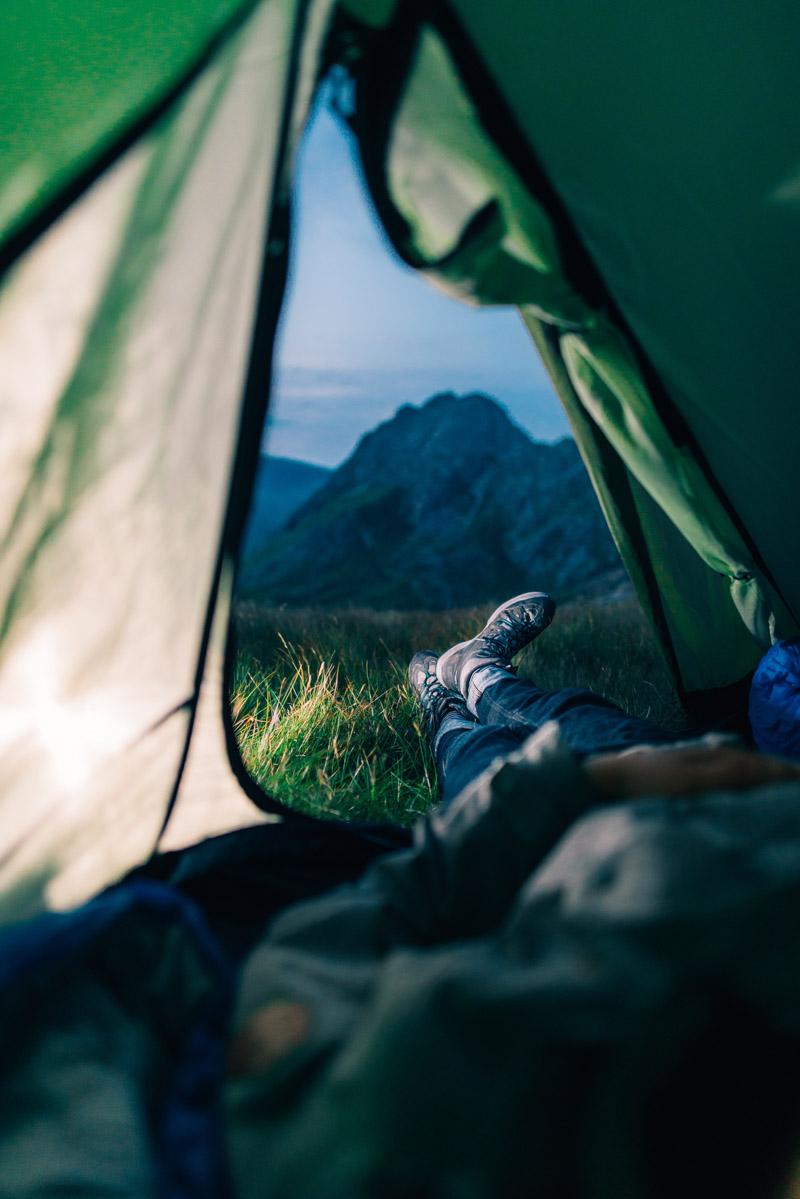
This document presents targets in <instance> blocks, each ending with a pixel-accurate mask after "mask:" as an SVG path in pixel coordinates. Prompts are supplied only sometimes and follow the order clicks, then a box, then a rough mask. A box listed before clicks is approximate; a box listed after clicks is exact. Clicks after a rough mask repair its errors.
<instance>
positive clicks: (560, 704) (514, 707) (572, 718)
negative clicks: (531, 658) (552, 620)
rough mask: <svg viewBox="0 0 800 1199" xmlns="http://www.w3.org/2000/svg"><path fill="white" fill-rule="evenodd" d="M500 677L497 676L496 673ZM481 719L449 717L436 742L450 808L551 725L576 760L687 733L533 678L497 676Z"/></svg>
mask: <svg viewBox="0 0 800 1199" xmlns="http://www.w3.org/2000/svg"><path fill="white" fill-rule="evenodd" d="M498 673H499V672H498ZM475 711H476V713H477V719H476V720H472V719H471V718H470V717H468V716H458V717H456V718H455V719H454V718H452V717H450V716H446V717H445V719H444V721H443V722H442V725H441V728H440V731H439V734H438V735H437V737H436V739H435V742H434V752H435V756H436V767H437V770H438V772H439V782H440V785H441V789H442V802H444V803H447V802H448V801H449V800H451V799H453V798H454V797H455V796H456V795H458V794H459V792H460V791H462V790H463V789H464V787H466V786H467V784H468V783H471V782H472V780H473V779H475V778H477V777H478V775H479V774H481V773H482V772H483V771H484V770H485V769H486V767H487V766H489V765H491V763H492V762H493V761H494V760H495V758H498V757H501V756H503V755H504V754H507V753H511V752H512V750H515V749H518V748H519V746H520V745H521V744H522V742H523V741H525V739H526V738H527V737H529V736H530V735H531V733H533V732H535V731H536V730H537V729H538V728H541V726H542V725H543V724H545V723H546V722H547V721H548V720H557V721H558V723H559V725H560V726H561V732H562V734H563V736H564V738H565V740H566V742H567V744H568V745H569V746H570V748H571V749H572V750H573V752H574V753H575V754H576V755H577V756H578V757H587V756H588V755H589V754H596V753H606V752H610V751H613V750H620V749H627V748H629V747H630V746H632V745H641V744H645V743H646V744H649V745H669V744H672V743H674V742H675V741H679V740H684V739H685V738H686V735H687V734H686V733H685V732H682V733H670V732H667V731H666V730H664V729H661V728H659V727H658V725H655V724H651V723H650V722H649V721H647V720H639V719H637V718H636V717H635V716H628V715H627V713H625V712H623V711H622V709H621V708H618V707H617V705H616V704H613V703H611V701H610V700H607V699H602V698H601V697H600V696H599V695H595V694H594V692H592V691H582V690H579V689H578V688H576V687H567V688H564V689H563V690H561V691H543V690H541V688H539V687H537V686H536V684H535V683H532V682H531V681H530V680H529V679H518V678H516V677H515V676H514V675H512V674H508V675H506V676H505V677H498V678H497V680H496V681H493V682H492V683H491V684H490V685H489V686H488V687H487V688H486V690H485V691H484V693H483V695H482V696H481V698H480V699H479V700H478V701H477V703H476V705H475Z"/></svg>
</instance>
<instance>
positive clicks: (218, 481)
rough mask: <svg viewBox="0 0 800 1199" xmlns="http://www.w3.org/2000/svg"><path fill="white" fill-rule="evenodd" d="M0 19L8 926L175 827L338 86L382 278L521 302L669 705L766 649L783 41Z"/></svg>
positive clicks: (148, 7)
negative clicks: (300, 207) (288, 275)
mask: <svg viewBox="0 0 800 1199" xmlns="http://www.w3.org/2000/svg"><path fill="white" fill-rule="evenodd" d="M3 18H4V20H5V22H6V37H5V38H4V39H3V43H2V45H3V50H2V52H0V53H2V61H3V67H4V84H5V86H4V97H3V101H2V108H0V131H1V132H0V137H2V139H3V147H4V153H3V155H2V156H1V157H0V265H2V269H3V270H4V275H3V280H2V290H0V351H1V352H2V358H3V362H4V370H3V377H2V382H1V383H0V387H2V393H1V394H2V413H3V424H4V437H3V443H2V467H3V469H2V470H0V528H1V529H2V537H3V559H2V572H1V573H0V705H2V714H3V721H2V732H0V737H1V738H2V741H1V742H0V744H1V745H2V749H3V781H4V784H5V785H4V788H3V793H2V800H0V892H2V896H3V898H2V900H0V918H2V919H10V918H14V917H18V916H20V915H24V914H26V913H28V912H32V911H35V910H37V909H39V908H41V907H42V906H69V905H70V904H74V903H76V902H79V901H80V900H81V899H83V898H85V897H86V896H88V895H89V894H91V893H92V892H93V891H95V890H96V889H98V888H99V887H100V886H102V885H104V884H105V883H108V882H110V881H111V880H113V879H114V878H117V877H119V876H120V874H122V873H123V872H124V871H125V870H126V869H128V868H129V867H130V866H132V865H134V864H135V863H136V862H138V861H141V860H142V859H143V858H145V857H146V856H147V855H148V854H149V853H150V852H152V850H153V849H154V847H155V846H156V845H157V844H158V842H159V837H160V836H161V834H162V831H163V829H164V827H165V824H167V822H168V821H169V824H168V829H169V828H174V823H175V820H176V819H179V817H180V813H181V812H186V811H187V810H188V808H189V807H190V806H191V803H192V796H191V786H190V785H189V784H188V783H187V778H189V779H191V777H192V774H193V772H192V770H191V769H188V771H187V769H186V764H187V761H188V762H189V765H190V766H191V762H192V755H193V754H194V753H195V752H196V747H197V742H198V739H197V737H196V736H194V737H193V736H192V734H193V730H195V729H196V724H197V722H196V719H195V716H196V712H197V708H198V700H199V697H200V694H201V691H203V689H204V685H203V679H204V678H205V679H206V680H208V679H209V678H213V679H216V680H217V681H216V682H215V683H214V684H213V686H212V692H213V694H215V695H217V694H218V692H219V684H218V674H219V670H220V661H221V659H222V657H223V656H224V652H225V651H224V645H225V639H226V627H227V623H228V608H229V602H230V594H231V587H232V579H233V562H234V558H235V552H236V547H237V543H238V538H239V535H240V532H241V528H242V525H243V522H244V518H245V514H246V504H247V496H248V493H249V489H250V486H251V482H252V477H253V473H254V470H255V465H256V460H257V454H258V442H259V434H260V428H261V424H262V421H263V416H264V412H265V408H266V403H267V397H268V390H269V388H268V384H269V368H270V352H271V345H272V340H273V336H274V330H275V327H276V324H277V319H278V315H279V311H280V304H281V299H282V294H283V285H284V277H285V269H286V245H287V238H288V210H289V191H290V184H291V168H292V154H293V150H294V147H295V146H296V144H297V140H298V138H299V136H300V134H301V131H302V126H303V123H304V120H305V118H306V115H307V113H308V110H309V104H310V101H311V97H312V92H313V88H314V85H315V82H316V81H317V79H318V78H319V76H320V73H321V72H322V71H323V70H324V69H325V67H326V66H327V65H329V64H330V63H332V62H338V63H340V64H341V67H342V69H343V70H344V71H346V72H348V73H350V74H351V75H352V77H353V82H354V87H353V99H352V113H351V115H350V120H351V123H352V126H353V129H354V132H355V134H356V137H357V139H358V143H359V148H360V153H361V157H362V162H363V167H364V175H365V179H366V183H367V186H368V188H369V190H370V192H371V194H372V196H373V199H374V202H375V205H376V208H377V211H378V213H379V215H380V217H381V219H382V221H383V223H384V226H385V228H386V231H387V234H388V236H389V237H390V239H391V241H392V242H393V244H394V246H395V247H396V249H397V250H398V252H399V253H400V254H401V255H402V256H403V257H404V258H405V260H406V261H407V262H408V263H410V264H411V265H412V266H414V267H415V268H416V269H418V270H419V271H420V272H421V273H422V274H424V275H425V276H426V277H427V278H429V279H430V280H431V281H432V282H433V283H435V284H436V285H437V286H440V287H444V288H445V289H447V290H448V291H450V292H451V293H452V294H454V295H456V296H459V297H461V298H462V299H465V300H467V301H468V302H473V303H482V304H511V305H516V306H517V307H518V308H519V309H520V312H521V314H522V318H523V319H524V320H525V322H526V324H527V326H528V328H529V329H530V332H531V337H532V343H533V344H532V353H533V352H534V346H535V347H536V348H538V350H539V352H540V353H541V355H542V357H543V359H544V361H545V364H546V366H547V367H548V370H549V371H550V373H551V375H552V377H553V381H554V384H555V386H556V390H557V391H558V393H559V395H560V397H561V399H562V402H563V404H564V406H565V408H566V411H567V413H568V415H569V417H570V420H571V422H572V426H573V429H574V431H575V436H576V439H577V441H578V444H579V447H580V449H581V452H582V454H583V456H584V460H585V462H586V465H587V468H588V470H589V473H590V476H591V478H592V480H593V482H594V485H595V488H596V491H597V494H598V498H599V500H600V503H601V505H602V507H603V511H604V513H605V515H606V518H607V520H608V522H609V526H610V528H611V530H612V533H613V534H614V537H615V539H616V541H617V544H618V545H619V548H620V551H621V553H622V556H623V559H624V561H625V562H626V565H627V567H628V569H629V572H630V574H631V577H632V579H633V581H634V583H635V585H636V588H637V591H638V593H639V595H640V598H641V600H642V603H643V604H644V606H645V608H646V610H647V611H648V612H649V613H650V615H651V617H652V619H653V622H654V625H655V628H656V630H657V632H658V634H659V637H660V639H661V641H662V644H663V646H664V649H665V652H666V653H667V656H668V658H669V661H670V662H671V664H672V667H673V670H674V673H675V677H676V681H677V682H678V684H679V686H680V687H681V689H682V691H683V693H684V695H685V696H686V698H687V700H688V702H689V703H690V705H691V703H693V702H695V701H696V702H697V703H699V701H700V699H701V697H705V698H708V696H709V694H710V695H711V699H712V700H713V702H715V703H716V702H719V703H721V702H722V692H723V691H724V690H725V689H726V688H730V687H732V686H733V687H735V686H737V685H738V684H740V683H741V681H742V680H745V679H746V678H747V675H748V672H750V671H751V670H752V669H753V667H754V665H755V664H756V662H757V661H758V659H759V657H760V655H761V653H762V652H763V649H764V647H765V646H766V645H767V644H768V643H769V641H770V640H771V639H773V638H775V637H778V636H786V635H792V634H794V633H796V632H797V631H798V628H799V627H800V626H799V625H798V617H800V527H799V526H798V524H797V522H796V521H794V519H793V516H794V502H793V501H794V476H795V474H796V458H797V454H796V445H795V441H794V438H793V436H792V431H793V427H794V422H793V411H792V408H793V396H792V383H793V380H794V378H795V377H796V373H797V366H796V350H795V337H794V330H795V326H796V324H797V320H798V317H799V316H800V312H798V305H800V299H799V298H798V293H797V289H796V288H795V287H794V286H793V283H794V274H795V271H794V269H793V268H794V266H795V261H794V260H795V257H796V255H797V245H798V219H800V183H798V179H800V174H798V172H799V171H800V163H798V145H800V112H798V109H797V105H796V103H795V73H796V66H795V64H796V60H797V54H796V51H797V49H798V43H800V15H798V14H797V13H795V11H794V10H792V9H788V8H787V7H786V6H785V5H784V4H780V3H777V0H767V2H766V3H765V4H763V5H761V6H759V7H758V8H757V9H756V8H755V7H754V6H752V5H747V6H745V5H739V4H737V5H734V6H733V7H731V6H730V5H729V4H723V3H722V0H711V3H709V4H705V5H701V6H694V7H693V8H692V7H685V8H682V9H681V11H680V12H676V11H675V10H674V8H670V6H662V7H661V8H659V7H657V6H654V5H640V6H633V5H629V4H620V3H613V4H611V5H596V4H595V5H592V4H591V3H589V0H575V2H574V3H572V4H570V5H568V6H563V5H550V6H545V5H532V4H529V3H522V2H521V0H498V2H497V3H495V4H493V5H486V4H479V3H477V0H450V2H449V3H448V2H444V0H443V2H441V3H437V4H435V5H420V4H416V3H402V2H396V3H393V2H392V0H381V2H380V3H378V2H377V0H374V2H366V0H349V2H342V3H340V4H338V5H335V4H334V0H260V2H257V0H247V2H246V3H242V2H239V3H237V2H236V0H198V2H197V3H193V4H187V3H175V4H170V5H168V6H164V5H161V6H156V5H153V4H147V3H145V4H144V5H142V4H136V5H134V4H132V3H130V0H124V2H121V3H119V4H116V5H115V6H114V7H113V10H108V9H107V8H104V7H101V6H100V5H98V4H97V3H96V0H76V3H74V4H71V5H69V6H64V5H53V4H49V3H48V4H45V5H44V6H41V5H40V6H30V5H23V4H21V3H20V2H19V0H12V2H11V3H10V4H8V5H6V7H5V9H4V13H3ZM5 430H8V433H6V432H5ZM212 629H213V636H212ZM214 687H216V691H214ZM223 691H224V688H223ZM205 693H206V695H207V696H208V695H209V694H211V692H209V691H208V685H207V684H206V685H205ZM715 696H716V697H717V698H716V699H714V697H715ZM210 702H211V701H209V700H208V699H207V701H206V702H205V708H206V709H208V708H209V704H210ZM215 704H216V701H215ZM211 706H212V707H213V706H214V704H212V705H211ZM216 706H217V715H216V719H217V725H218V732H219V730H220V729H221V727H222V723H223V720H224V717H223V714H222V712H221V711H220V710H219V707H220V706H219V705H216ZM218 741H219V744H220V746H222V744H223V736H222V734H221V733H220V735H219V736H218ZM228 743H230V738H228ZM219 757H220V759H221V757H222V751H221V750H220V754H219ZM220 769H223V770H224V771H227V779H228V782H229V783H230V786H231V789H232V793H233V791H234V790H236V793H237V794H239V795H240V796H241V790H240V789H238V790H237V788H238V786H239V785H238V783H237V781H236V779H237V777H238V776H239V775H240V774H241V771H240V770H239V768H238V766H237V764H236V763H235V762H234V763H233V764H231V763H229V762H228V763H227V764H226V765H225V766H224V768H223V767H220ZM196 773H197V772H195V774H196ZM215 777H216V776H215ZM220 777H221V776H220ZM249 793H250V794H251V795H252V796H253V797H254V798H255V800H256V803H257V804H258V805H260V807H261V809H264V810H269V809H270V808H271V807H272V808H276V805H274V804H271V803H270V801H269V800H268V798H267V797H264V796H260V795H258V794H256V789H255V788H252V787H251V788H250V792H249ZM240 802H241V804H242V808H241V810H242V811H245V810H247V804H246V803H245V801H243V800H241V801H240ZM201 806H202V805H201ZM250 807H251V810H252V812H253V814H254V815H255V814H256V808H254V807H252V805H250ZM195 810H196V812H199V811H200V808H196V809H195ZM203 810H204V811H206V809H203ZM173 813H174V815H173ZM204 819H205V824H204V823H203V820H201V821H200V822H199V824H198V823H197V822H196V823H195V824H193V825H192V827H193V828H194V829H195V832H196V834H197V835H200V834H201V833H202V831H203V829H204V828H205V829H206V830H208V829H209V828H212V827H213V828H216V827H217V823H218V822H215V819H214V817H213V816H209V815H208V813H207V815H206V817H205V818H204ZM189 823H191V822H189ZM187 827H188V824H187Z"/></svg>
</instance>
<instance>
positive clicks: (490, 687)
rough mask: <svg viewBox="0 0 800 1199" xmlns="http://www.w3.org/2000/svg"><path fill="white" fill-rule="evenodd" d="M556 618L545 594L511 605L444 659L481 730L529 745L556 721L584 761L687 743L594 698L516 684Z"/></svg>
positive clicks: (441, 669)
mask: <svg viewBox="0 0 800 1199" xmlns="http://www.w3.org/2000/svg"><path fill="white" fill-rule="evenodd" d="M554 612H555V604H554V603H553V601H552V600H551V599H550V597H549V596H547V595H545V594H544V593H542V592H537V591H531V592H526V593H525V594H524V595H518V596H515V597H514V598H513V599H510V600H507V601H506V602H505V603H504V604H501V605H500V607H499V608H497V609H496V610H495V611H494V612H493V613H492V615H491V616H490V617H489V619H488V621H487V622H486V624H485V626H484V627H483V629H481V631H480V632H479V633H478V634H477V635H476V636H475V637H473V638H471V639H470V640H469V641H462V642H459V644H458V645H454V646H453V647H452V648H451V649H449V650H447V651H446V652H445V653H444V654H442V656H441V657H440V658H439V659H438V662H437V665H436V675H437V678H438V679H439V681H440V682H441V683H442V684H443V686H445V687H448V688H452V689H453V690H454V691H456V692H457V693H459V694H461V695H462V696H463V698H464V700H465V702H466V706H467V709H468V711H469V712H471V713H472V714H473V715H474V716H476V717H477V718H478V720H479V721H480V723H481V725H482V726H485V727H486V728H495V727H502V728H503V729H505V730H510V731H512V732H514V733H515V734H516V735H517V736H518V737H519V738H523V737H524V736H525V735H527V734H528V733H531V732H534V731H535V730H536V729H538V728H540V727H541V726H542V725H543V724H545V723H546V722H547V721H548V720H557V721H558V722H559V725H560V726H561V730H562V732H563V734H564V736H565V738H566V740H567V742H568V743H569V745H570V746H571V747H572V749H573V750H574V751H575V752H576V753H578V754H579V755H581V756H586V755H588V754H594V753H601V752H604V751H611V750H618V749H624V748H626V747H628V746H631V745H640V744H643V743H650V744H669V743H671V742H674V741H677V740H679V739H683V738H684V737H685V736H686V734H685V733H684V734H677V733H670V732H667V731H665V730H664V729H661V728H659V727H658V726H657V725H655V724H651V723H649V722H648V721H643V720H638V719H636V718H635V717H633V716H629V715H628V714H627V713H625V712H623V711H622V709H621V708H618V707H617V706H616V704H613V703H611V702H610V701H609V700H605V699H602V698H601V697H600V696H599V695H595V694H594V693H593V692H591V691H586V690H580V689H577V688H567V689H564V690H560V691H544V690H542V689H541V688H539V687H537V686H536V684H535V683H533V682H531V681H530V680H527V679H518V678H517V677H516V675H515V674H514V671H513V670H512V667H511V659H512V658H513V657H514V655H515V654H517V653H519V651H520V650H521V649H523V648H524V647H525V646H526V645H528V644H529V643H530V642H531V641H532V640H533V639H534V638H535V637H538V636H539V634H540V633H542V632H543V631H544V629H546V628H547V626H548V625H549V623H550V621H551V620H552V617H553V614H554Z"/></svg>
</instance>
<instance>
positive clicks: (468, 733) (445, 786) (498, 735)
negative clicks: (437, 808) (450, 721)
mask: <svg viewBox="0 0 800 1199" xmlns="http://www.w3.org/2000/svg"><path fill="white" fill-rule="evenodd" d="M528 735H529V730H528V729H522V730H519V729H507V728H503V727H501V726H500V725H497V724H494V725H482V724H478V722H477V721H474V722H473V723H472V727H471V728H470V727H468V725H467V722H466V721H462V722H460V725H457V726H456V727H454V728H450V729H448V728H447V727H445V726H443V727H442V729H441V731H440V733H439V735H438V736H437V738H436V740H435V742H434V754H435V757H436V770H437V773H438V775H439V785H440V787H441V792H442V794H441V801H440V802H441V803H443V804H447V803H449V802H450V800H451V799H454V798H455V797H456V795H458V794H459V792H461V791H463V790H464V788H465V787H466V786H467V784H468V783H471V782H472V780H473V779H476V778H477V777H478V775H479V774H482V773H483V771H484V770H485V769H486V767H487V766H491V764H492V762H493V761H494V760H495V758H499V757H502V756H503V755H504V754H510V753H511V751H512V750H514V749H518V748H519V746H520V745H521V744H522V742H523V741H524V740H525V739H526V737H527V736H528Z"/></svg>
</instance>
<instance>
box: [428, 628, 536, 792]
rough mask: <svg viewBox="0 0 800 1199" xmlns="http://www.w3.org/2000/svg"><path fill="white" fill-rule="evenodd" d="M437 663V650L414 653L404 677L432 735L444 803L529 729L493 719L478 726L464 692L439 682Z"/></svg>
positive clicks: (511, 748) (508, 751)
mask: <svg viewBox="0 0 800 1199" xmlns="http://www.w3.org/2000/svg"><path fill="white" fill-rule="evenodd" d="M436 663H437V657H436V654H434V653H433V652H432V651H431V650H422V651H421V652H420V653H417V654H415V655H414V657H413V658H412V659H411V662H410V663H409V666H408V681H409V683H410V685H411V690H412V692H413V693H414V696H415V698H416V700H417V702H418V704H419V706H420V708H421V709H422V716H423V720H424V723H425V727H426V729H427V732H428V736H429V737H430V740H431V748H432V750H433V756H434V758H435V760H436V772H437V774H438V777H439V787H440V790H441V797H440V803H442V804H447V803H449V802H450V800H452V799H454V798H455V796H456V795H458V794H459V792H460V791H463V789H464V787H466V786H467V784H468V783H471V782H472V780H473V779H475V778H477V777H478V775H479V774H481V773H482V772H483V771H484V770H485V769H486V767H487V766H489V765H490V764H491V763H492V762H493V761H494V760H495V758H499V757H502V756H503V755H504V754H507V753H510V752H511V750H513V749H516V748H517V747H518V746H519V745H520V743H521V742H522V741H524V740H525V738H526V736H527V735H528V734H527V731H525V730H522V731H521V732H520V731H515V730H513V729H507V728H502V727H501V726H500V725H497V724H495V725H492V726H491V727H488V726H487V727H483V726H481V725H480V724H479V723H478V721H477V720H476V718H475V716H474V715H473V714H472V713H471V712H469V711H468V710H467V706H466V704H465V703H464V697H463V696H462V695H459V694H458V693H457V692H455V691H452V690H450V689H449V688H447V687H444V686H443V685H442V684H441V683H440V682H439V680H438V678H437V677H436Z"/></svg>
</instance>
